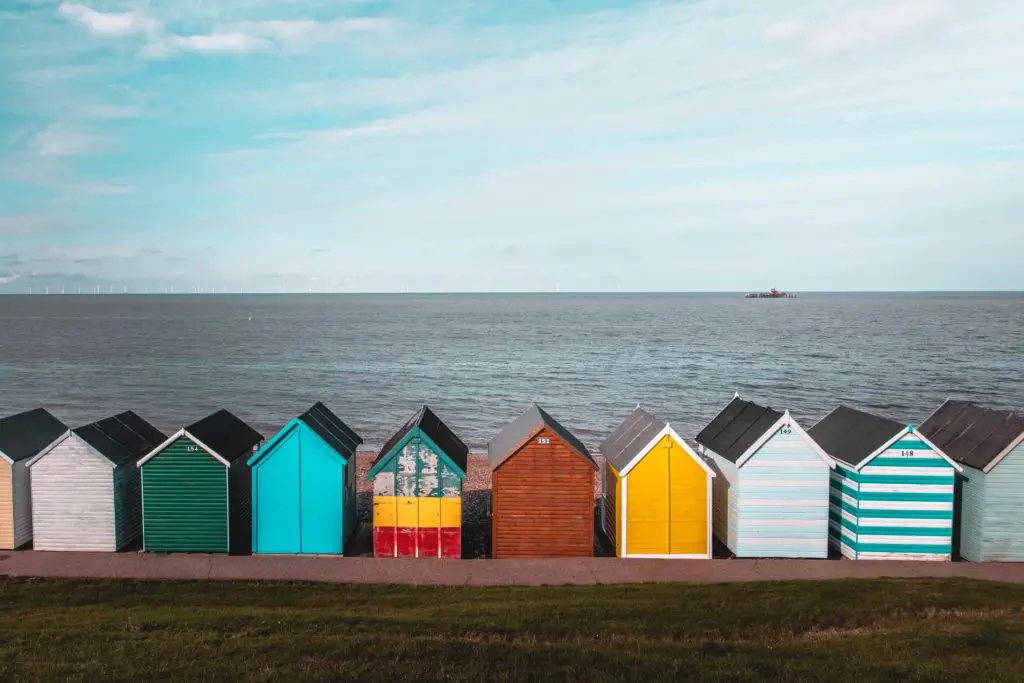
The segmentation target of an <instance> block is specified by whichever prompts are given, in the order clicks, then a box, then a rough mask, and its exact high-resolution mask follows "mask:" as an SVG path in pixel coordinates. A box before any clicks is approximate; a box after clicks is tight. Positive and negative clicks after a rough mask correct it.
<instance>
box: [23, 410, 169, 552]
mask: <svg viewBox="0 0 1024 683" xmlns="http://www.w3.org/2000/svg"><path fill="white" fill-rule="evenodd" d="M166 438H167V436H166V435H164V434H162V433H161V432H160V430H158V429H156V428H155V427H153V425H151V424H149V423H148V422H146V421H145V420H143V419H142V418H141V417H139V416H138V415H136V414H135V413H133V412H131V411H128V412H124V413H120V414H118V415H114V416H113V417H108V418H106V419H105V420H100V421H99V422H93V423H92V424H88V425H85V426H84V427H79V428H77V429H74V430H72V431H70V432H66V433H65V435H64V436H63V437H62V438H61V439H59V440H58V441H57V442H56V443H55V444H54V445H53V446H51V447H50V448H48V449H47V450H45V451H43V452H42V453H40V454H39V455H37V456H35V457H34V458H32V459H31V460H30V461H29V463H28V467H29V470H30V471H31V474H32V532H33V540H32V547H33V548H34V549H36V550H92V551H108V552H113V551H117V550H121V549H122V548H124V547H125V546H127V545H130V544H132V543H134V542H135V541H136V540H137V539H138V537H139V534H140V533H142V495H141V489H140V486H139V470H138V468H137V467H136V466H135V462H136V461H137V460H138V459H139V458H141V457H142V456H144V455H146V454H147V453H149V452H150V451H151V450H153V449H154V448H155V447H156V446H157V445H159V444H161V443H163V441H164V440H165V439H166Z"/></svg>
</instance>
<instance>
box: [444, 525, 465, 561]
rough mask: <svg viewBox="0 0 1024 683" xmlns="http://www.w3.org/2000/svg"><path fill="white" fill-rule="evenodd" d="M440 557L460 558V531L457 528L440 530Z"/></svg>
mask: <svg viewBox="0 0 1024 683" xmlns="http://www.w3.org/2000/svg"><path fill="white" fill-rule="evenodd" d="M441 557H453V558H455V559H459V558H461V557H462V529H460V528H459V527H454V528H442V529H441Z"/></svg>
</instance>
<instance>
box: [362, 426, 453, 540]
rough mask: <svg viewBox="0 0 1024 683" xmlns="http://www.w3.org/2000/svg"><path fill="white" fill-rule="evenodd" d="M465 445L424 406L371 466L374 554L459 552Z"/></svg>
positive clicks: (390, 441) (391, 440)
mask: <svg viewBox="0 0 1024 683" xmlns="http://www.w3.org/2000/svg"><path fill="white" fill-rule="evenodd" d="M468 457H469V449H468V448H466V444H464V443H462V441H461V440H460V439H459V437H457V436H455V433H454V432H452V430H451V429H449V428H448V425H446V424H445V423H444V422H442V421H441V418H439V417H438V416H437V415H435V414H434V412H433V411H432V410H430V408H428V407H427V406H423V407H422V408H420V409H419V410H418V411H417V412H416V414H415V415H413V416H412V417H411V418H409V420H408V421H407V422H406V423H405V424H404V425H402V428H401V429H399V430H398V431H397V432H395V433H394V435H392V437H391V438H390V439H388V441H387V443H386V444H384V447H383V448H382V449H381V450H380V453H378V454H377V458H376V459H375V460H374V461H373V465H372V466H371V467H370V471H369V473H368V475H367V476H368V477H369V478H370V479H371V480H372V481H373V554H374V555H376V556H377V557H452V558H459V557H462V481H463V480H464V479H465V478H466V466H467V462H468Z"/></svg>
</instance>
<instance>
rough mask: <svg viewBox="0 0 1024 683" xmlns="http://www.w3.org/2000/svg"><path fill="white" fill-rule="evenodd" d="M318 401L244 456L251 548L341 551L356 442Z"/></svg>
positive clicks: (351, 511)
mask: <svg viewBox="0 0 1024 683" xmlns="http://www.w3.org/2000/svg"><path fill="white" fill-rule="evenodd" d="M362 442H363V440H362V439H361V438H359V435H358V434H356V433H355V432H354V431H352V429H350V428H349V427H348V425H346V424H345V423H344V422H342V421H341V419H340V418H339V417H338V416H337V415H335V414H334V413H332V412H331V411H330V410H329V409H328V408H327V406H325V405H324V404H323V403H319V402H318V403H316V404H314V405H313V407H311V408H310V409H309V410H307V411H306V412H304V413H302V414H301V415H299V416H298V417H297V418H295V419H293V420H292V421H291V422H289V423H288V424H287V425H285V426H284V428H283V429H282V430H281V431H280V432H278V433H277V435H276V436H274V438H272V439H271V440H270V441H268V442H267V444H266V445H265V446H263V448H261V449H260V450H259V451H258V452H257V453H256V454H255V455H254V456H252V457H251V458H250V459H249V467H250V468H251V469H252V517H253V522H252V550H253V552H254V553H283V554H312V555H341V554H342V552H343V551H344V549H345V544H346V543H347V542H348V538H349V535H350V534H351V533H352V530H353V529H354V528H355V526H356V447H357V446H358V445H359V444H361V443H362Z"/></svg>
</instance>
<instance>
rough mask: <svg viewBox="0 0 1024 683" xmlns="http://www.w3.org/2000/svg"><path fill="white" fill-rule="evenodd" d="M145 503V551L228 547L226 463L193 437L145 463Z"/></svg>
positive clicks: (209, 550)
mask: <svg viewBox="0 0 1024 683" xmlns="http://www.w3.org/2000/svg"><path fill="white" fill-rule="evenodd" d="M142 506H143V517H142V523H143V543H144V546H145V549H146V550H148V551H153V552H207V553H224V552H227V551H228V482H227V468H226V467H224V465H223V464H222V463H221V462H219V461H218V460H217V459H215V458H214V457H213V456H211V455H210V454H209V453H206V452H205V451H203V450H202V449H201V448H199V447H198V446H196V445H195V444H193V443H192V441H190V440H189V439H187V438H185V437H182V438H180V439H178V440H177V441H175V442H174V443H172V444H171V445H170V446H168V447H167V448H166V449H164V450H163V451H162V452H161V453H159V454H158V455H157V456H156V457H154V458H153V459H152V460H150V461H149V462H147V463H146V464H144V465H143V466H142Z"/></svg>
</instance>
